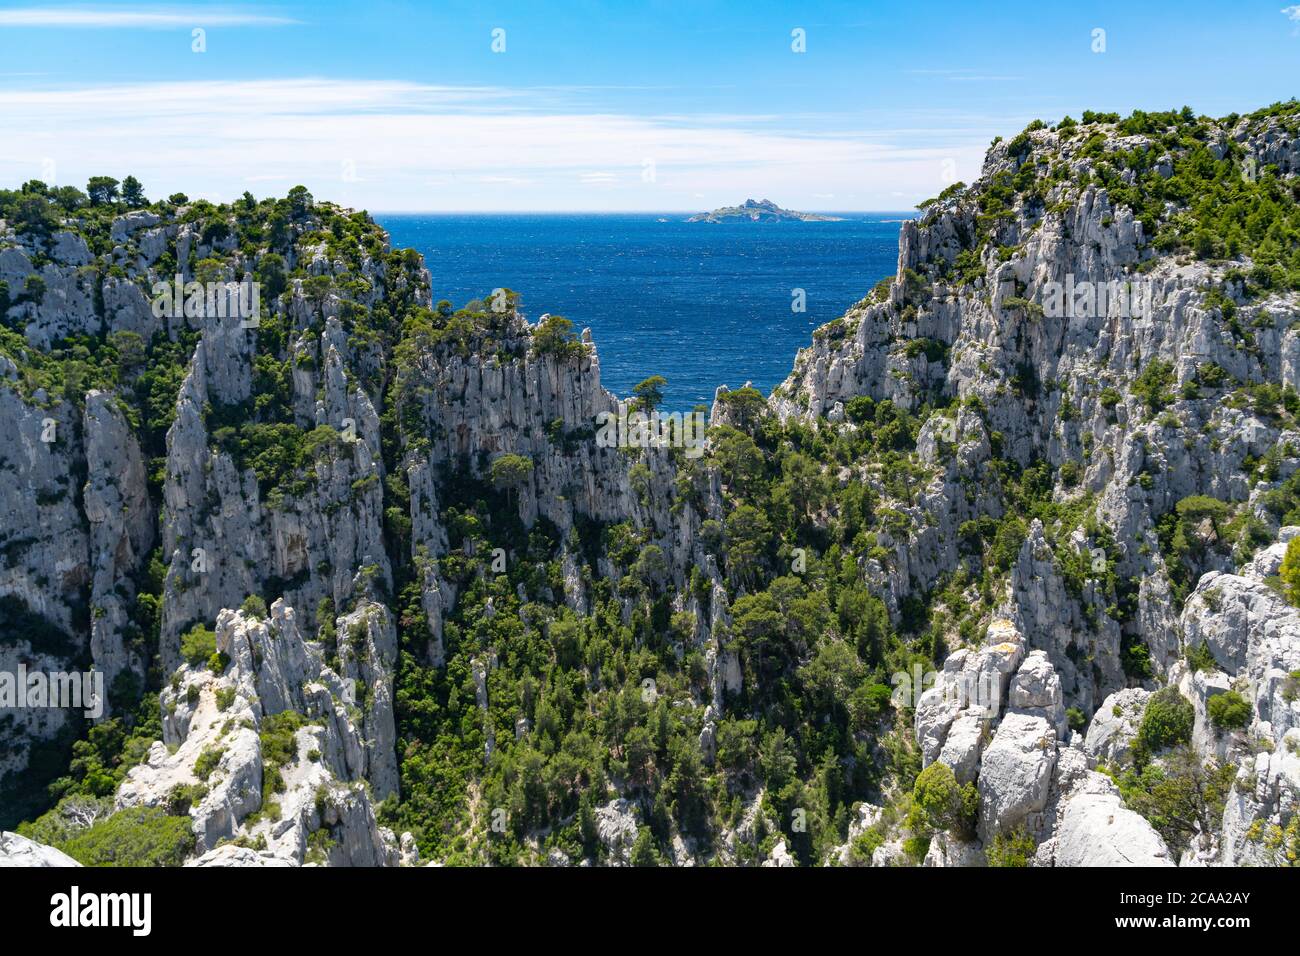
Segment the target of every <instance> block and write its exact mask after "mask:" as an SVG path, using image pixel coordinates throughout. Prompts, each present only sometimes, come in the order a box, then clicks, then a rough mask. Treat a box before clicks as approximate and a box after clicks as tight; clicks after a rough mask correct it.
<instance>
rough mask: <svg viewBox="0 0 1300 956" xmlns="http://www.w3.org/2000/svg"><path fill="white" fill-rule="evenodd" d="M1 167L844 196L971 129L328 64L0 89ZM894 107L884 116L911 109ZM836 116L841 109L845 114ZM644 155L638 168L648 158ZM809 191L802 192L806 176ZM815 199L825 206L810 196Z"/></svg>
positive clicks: (925, 164) (945, 151)
mask: <svg viewBox="0 0 1300 956" xmlns="http://www.w3.org/2000/svg"><path fill="white" fill-rule="evenodd" d="M0 116H3V117H4V125H5V128H6V132H7V135H6V136H5V137H4V138H3V139H0V183H3V184H4V185H13V184H16V183H20V182H23V181H25V180H26V179H30V178H45V179H52V180H53V182H55V183H58V184H64V183H73V184H76V185H81V184H82V183H84V182H85V181H86V179H87V178H88V177H89V176H91V175H98V174H109V175H115V176H118V177H119V178H120V177H121V176H123V175H125V174H127V173H131V174H132V175H135V176H136V177H138V178H139V179H140V180H141V181H143V182H144V183H145V185H146V186H147V187H148V189H149V190H150V192H151V193H152V194H154V195H167V194H168V193H171V192H176V191H181V192H185V193H187V194H189V195H190V196H204V197H206V198H211V199H215V200H228V199H231V198H234V197H236V196H238V195H239V194H240V193H242V192H243V191H244V190H245V189H250V190H255V189H256V188H257V185H258V184H262V185H263V188H266V186H268V185H271V184H274V189H275V190H276V191H277V192H283V190H284V188H287V184H292V183H299V182H301V183H303V184H305V185H307V186H308V187H309V188H310V189H311V190H312V191H313V192H314V193H315V194H316V195H318V196H320V197H321V198H328V199H334V200H336V201H338V202H340V203H343V204H345V205H349V206H355V207H364V208H369V209H373V210H402V209H406V210H446V211H467V210H484V211H490V210H560V209H565V210H603V209H627V210H632V209H641V210H673V209H687V208H693V207H695V206H696V205H698V204H699V201H698V199H697V198H696V197H697V196H698V195H701V194H703V195H705V196H708V197H709V198H710V199H711V200H714V201H715V204H717V205H724V204H727V203H730V202H735V201H737V197H740V198H743V196H744V195H749V194H751V193H752V194H759V193H761V194H763V195H771V196H773V198H778V197H779V201H780V202H781V203H782V204H783V205H788V206H791V207H793V208H798V204H803V205H804V206H805V207H807V206H809V205H810V204H811V205H812V207H813V208H817V206H816V203H817V201H818V200H819V199H820V200H822V201H824V198H823V197H826V196H827V195H828V194H833V195H834V196H835V197H836V202H837V203H839V202H842V203H844V205H843V206H841V208H845V209H885V208H898V206H899V205H900V204H899V199H898V197H899V196H900V195H902V196H907V197H913V201H915V200H916V199H921V198H925V197H926V196H931V195H934V194H936V193H937V192H939V191H940V190H941V189H942V188H943V186H944V185H945V184H946V183H947V182H948V181H950V180H951V179H952V178H953V177H954V176H956V177H957V178H970V177H971V176H972V175H973V174H974V172H975V171H976V169H977V167H978V164H979V161H980V158H981V156H982V153H983V144H985V143H987V142H988V139H989V134H988V130H987V129H984V130H980V131H979V132H976V131H975V129H974V127H976V126H982V125H983V124H982V123H977V124H971V126H972V128H971V129H969V130H968V129H965V128H962V127H961V124H960V123H953V124H952V126H953V128H959V129H961V132H960V133H959V134H956V135H954V136H953V137H952V138H951V139H947V140H945V139H943V138H941V137H929V138H925V139H923V140H919V139H918V138H917V137H916V136H915V134H913V135H907V134H901V135H899V136H898V137H897V138H896V139H891V138H890V137H889V136H888V135H879V133H880V132H881V130H882V125H881V124H879V123H872V124H871V126H872V128H873V131H874V132H875V133H876V134H877V135H872V136H865V135H862V131H861V130H859V129H857V128H856V126H857V125H860V120H861V118H860V117H852V118H851V117H845V118H843V119H844V120H845V122H844V124H843V125H842V126H841V127H840V130H841V131H840V132H837V131H836V130H835V129H834V128H827V127H826V126H825V125H820V126H819V127H818V128H817V129H815V130H812V129H804V130H801V129H798V128H793V127H792V128H789V129H785V128H780V127H779V126H777V125H775V124H772V123H770V122H759V123H754V124H746V123H745V122H744V117H743V116H735V117H730V118H728V119H727V120H723V119H721V118H718V117H714V118H713V121H711V122H691V121H688V120H685V119H682V118H677V117H674V118H670V119H669V118H664V117H655V116H637V115H630V114H625V113H619V112H615V111H600V112H592V111H584V110H581V109H578V108H568V109H565V108H563V107H562V106H557V105H556V104H555V103H554V102H552V101H551V100H550V99H548V100H547V102H546V104H545V109H539V108H538V105H537V102H536V94H535V93H534V92H531V91H521V90H511V89H505V88H497V87H452V86H436V85H428V84H418V83H409V82H402V81H380V80H367V81H351V80H339V79H331V78H301V79H290V80H257V81H236V80H226V81H222V80H213V81H191V82H172V83H151V84H133V85H119V86H104V87H86V88H79V89H55V90H32V89H25V90H11V91H3V90H0ZM902 119H903V118H901V117H900V118H899V120H900V121H899V122H898V123H897V124H896V128H898V129H906V128H908V127H909V126H913V125H916V124H910V123H906V122H902V121H901V120H902ZM850 120H852V122H850ZM647 170H649V171H651V172H650V173H649V174H647ZM814 188H815V189H816V193H813V192H812V191H811V190H812V189H814ZM823 208H824V207H823Z"/></svg>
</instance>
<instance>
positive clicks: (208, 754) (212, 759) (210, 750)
mask: <svg viewBox="0 0 1300 956" xmlns="http://www.w3.org/2000/svg"><path fill="white" fill-rule="evenodd" d="M225 753H226V748H225V747H206V748H204V750H203V752H202V753H201V754H199V756H198V759H196V760H195V761H194V776H196V777H198V778H199V779H200V780H207V779H208V777H210V776H212V771H214V770H216V769H217V764H219V763H221V758H222V757H223V756H224V755H225Z"/></svg>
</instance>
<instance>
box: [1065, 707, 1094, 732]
mask: <svg viewBox="0 0 1300 956" xmlns="http://www.w3.org/2000/svg"><path fill="white" fill-rule="evenodd" d="M1065 719H1066V720H1067V721H1069V724H1070V729H1071V730H1077V731H1078V732H1079V733H1083V732H1084V730H1086V729H1087V727H1088V718H1087V717H1085V716H1084V715H1083V711H1081V710H1080V709H1079V708H1078V707H1071V708H1069V709H1068V710H1067V711H1066V712H1065Z"/></svg>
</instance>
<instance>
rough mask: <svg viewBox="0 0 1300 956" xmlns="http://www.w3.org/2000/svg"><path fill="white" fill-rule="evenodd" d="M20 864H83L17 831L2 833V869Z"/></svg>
mask: <svg viewBox="0 0 1300 956" xmlns="http://www.w3.org/2000/svg"><path fill="white" fill-rule="evenodd" d="M19 866H24V867H25V866H42V867H48V866H81V864H80V863H78V862H77V861H76V860H74V859H73V858H72V857H70V856H68V855H67V854H66V853H63V852H61V851H59V850H56V849H54V847H52V846H45V845H44V844H41V843H37V842H35V841H34V840H29V839H27V838H26V837H21V836H19V835H18V834H17V833H9V832H8V831H6V832H4V833H0V869H3V868H5V867H19Z"/></svg>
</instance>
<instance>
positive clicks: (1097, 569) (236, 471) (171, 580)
mask: <svg viewBox="0 0 1300 956" xmlns="http://www.w3.org/2000/svg"><path fill="white" fill-rule="evenodd" d="M1298 133H1300V104H1297V103H1295V102H1294V101H1292V102H1290V103H1286V104H1279V105H1277V106H1273V107H1269V108H1266V109H1262V110H1259V111H1257V112H1255V113H1251V114H1245V115H1239V116H1238V115H1233V116H1228V117H1225V118H1221V119H1217V120H1213V119H1209V118H1206V117H1199V116H1196V115H1194V114H1193V113H1192V112H1191V111H1190V110H1184V111H1181V112H1169V113H1141V112H1138V113H1134V114H1132V115H1131V116H1129V117H1127V118H1121V117H1120V116H1117V115H1111V114H1092V113H1089V114H1084V116H1083V118H1082V119H1081V120H1079V121H1075V120H1070V119H1067V120H1064V121H1062V122H1061V123H1059V124H1058V125H1056V126H1054V127H1048V126H1046V125H1044V124H1042V123H1035V124H1031V126H1030V127H1029V128H1027V129H1025V130H1024V131H1023V132H1021V133H1019V134H1018V135H1016V136H1014V137H1012V138H1010V139H1005V140H998V141H995V142H994V144H993V146H992V147H991V148H990V149H989V151H988V153H987V156H986V159H985V162H984V166H983V170H982V174H981V176H980V177H979V179H978V180H977V181H975V182H974V183H972V184H970V185H969V186H966V185H963V184H955V185H954V186H952V187H950V188H948V189H947V190H945V191H944V192H943V194H942V195H940V196H939V197H937V198H936V199H934V200H932V201H930V202H928V203H926V204H923V206H922V208H921V210H920V212H919V213H918V218H917V219H915V220H914V221H908V222H905V223H904V224H903V225H902V227H901V234H900V238H899V245H898V268H897V272H896V274H895V275H893V276H890V277H889V278H887V279H885V280H884V281H882V282H881V283H880V284H879V285H877V286H876V287H875V288H874V289H872V290H870V292H869V294H867V295H866V297H865V298H863V299H862V300H861V301H860V302H859V303H857V304H856V305H855V306H853V307H852V308H851V309H850V310H849V311H848V312H847V313H846V314H845V315H844V316H843V317H842V318H839V319H836V320H835V321H833V322H831V323H830V324H829V325H825V326H823V327H821V328H820V329H818V330H817V332H816V333H815V334H814V336H813V341H812V343H811V345H810V346H809V347H808V348H806V349H803V350H802V351H800V352H799V354H798V356H797V358H796V359H795V361H794V368H793V371H792V372H791V374H790V376H789V378H788V379H786V381H785V382H784V383H782V384H781V385H780V386H779V387H777V388H776V389H775V390H774V391H773V392H772V394H771V395H770V396H768V397H764V396H763V395H762V394H761V393H760V392H759V391H757V390H755V389H753V388H735V389H733V390H728V389H727V388H725V387H723V388H719V390H718V393H717V397H716V399H715V401H714V402H713V405H712V407H711V409H707V410H704V412H702V413H703V414H706V415H707V431H705V430H703V429H701V431H700V434H699V436H698V442H696V441H683V440H679V439H682V438H683V437H690V436H691V435H693V434H694V433H693V431H692V429H691V428H690V426H691V425H692V422H691V421H690V420H689V419H683V418H678V419H677V420H676V421H675V422H674V421H672V419H671V417H669V418H668V420H669V421H670V422H671V424H669V425H667V426H665V427H662V428H660V427H659V426H658V425H656V427H655V428H654V429H653V430H652V431H653V436H654V440H652V441H639V440H637V439H636V437H635V436H636V433H637V432H636V429H635V428H632V429H629V428H628V427H627V426H626V425H623V426H622V427H621V428H620V434H621V435H622V436H623V438H622V439H620V440H619V441H617V442H607V441H600V442H598V441H597V440H596V431H597V422H598V420H601V417H602V416H604V417H605V419H606V420H608V418H609V417H610V416H611V414H612V415H613V416H615V417H618V416H622V417H621V418H620V421H621V422H624V423H626V422H627V421H628V420H629V419H628V417H627V416H628V411H629V408H630V409H631V410H632V411H633V413H634V414H635V413H640V414H642V415H644V416H646V417H647V418H648V417H649V416H650V415H651V413H655V412H657V411H658V406H659V405H660V403H661V401H662V396H661V391H660V389H661V386H662V383H661V382H659V381H658V380H657V379H655V378H653V377H648V378H647V380H646V382H645V383H643V385H642V386H639V387H638V388H637V389H636V393H635V394H634V395H633V396H625V397H624V398H623V399H622V401H623V403H624V406H623V407H622V408H620V400H619V399H618V398H616V396H614V395H612V394H610V393H609V392H607V391H606V390H605V389H604V388H602V386H601V379H600V364H599V359H598V356H597V353H596V348H595V345H594V343H592V342H591V337H590V336H589V335H588V334H585V333H584V334H578V333H575V331H574V328H573V326H571V325H570V323H569V322H568V321H567V320H566V319H564V318H562V317H560V316H557V315H541V316H540V317H539V318H537V319H536V320H535V321H532V322H530V321H529V318H528V317H527V316H526V315H525V314H524V312H523V311H522V303H523V302H524V301H525V300H526V299H527V295H528V290H526V289H524V290H515V291H510V290H496V291H494V292H493V294H492V295H488V293H489V291H491V290H483V291H484V296H485V298H484V299H483V300H481V301H475V302H471V303H468V304H466V305H465V306H464V307H461V308H456V307H454V306H453V305H452V304H451V303H449V302H446V301H440V300H439V299H438V298H436V297H437V296H438V290H436V289H432V288H431V282H430V276H429V273H428V272H427V270H426V269H425V267H424V263H423V260H422V258H421V256H420V255H419V254H417V253H415V252H414V251H412V250H409V249H407V250H400V249H393V248H391V246H390V244H389V241H388V238H387V236H386V235H385V233H384V232H383V231H382V230H381V229H380V228H379V227H378V226H377V225H376V224H375V222H374V221H373V220H372V219H371V218H370V217H369V216H368V215H367V214H366V213H364V212H353V211H350V210H347V209H343V208H340V207H339V206H336V205H333V204H331V203H329V202H326V201H323V200H322V199H319V198H315V197H313V196H312V195H310V194H309V193H308V192H307V190H306V189H303V188H302V187H298V188H295V189H293V190H290V191H289V193H288V195H287V197H285V198H282V199H261V200H258V199H255V198H254V197H253V196H251V195H249V194H245V196H244V198H243V199H242V200H238V201H236V202H234V203H233V204H230V205H214V204H212V203H210V202H206V201H201V200H194V201H191V200H189V199H187V198H186V197H185V196H183V195H174V196H172V197H170V198H169V199H167V200H160V201H153V202H150V201H148V200H147V199H145V198H144V196H143V195H142V194H140V193H139V191H138V190H135V191H134V192H133V194H132V195H131V196H129V197H125V198H119V197H116V196H112V195H110V196H104V195H95V193H94V190H91V195H90V196H87V195H84V194H82V193H81V191H80V190H77V189H72V188H70V187H58V188H56V187H51V186H47V185H45V184H43V183H39V182H29V183H27V184H25V185H23V186H22V187H21V188H16V189H6V190H0V320H2V321H0V423H3V427H0V672H3V673H8V674H13V673H17V672H18V671H19V668H20V667H21V668H23V669H24V671H25V672H35V671H39V672H44V673H52V674H53V673H73V672H81V671H93V672H94V673H95V674H98V675H102V685H103V688H104V694H103V699H102V700H101V701H99V707H98V708H93V707H90V706H87V707H86V708H84V709H77V708H62V709H52V708H48V707H28V708H25V707H21V706H18V705H17V703H16V698H17V697H18V696H21V693H22V691H23V690H24V688H22V687H18V686H16V685H15V684H14V683H13V682H11V683H10V685H9V694H10V695H11V697H13V698H15V700H14V701H11V702H9V703H7V704H5V706H3V707H0V829H2V830H4V831H6V832H5V833H4V835H3V837H0V855H2V856H4V857H5V858H7V859H9V860H12V861H19V862H23V861H26V862H34V863H38V864H40V863H47V864H50V863H52V864H60V863H70V862H72V861H76V862H78V863H80V864H85V865H95V864H103V863H114V864H117V865H127V864H140V863H144V864H153V865H184V866H299V865H313V864H315V865H331V866H398V865H401V866H416V865H472V864H485V863H492V864H500V865H537V866H578V865H593V866H595V865H610V866H617V865H637V866H645V865H672V866H694V865H707V864H710V863H718V864H724V865H736V866H777V867H782V866H796V865H797V866H818V865H830V866H854V867H857V866H919V865H925V866H984V865H992V866H1087V865H1154V866H1176V865H1179V866H1244V865H1251V866H1273V865H1293V864H1294V863H1295V862H1296V859H1297V852H1300V814H1298V813H1297V810H1298V809H1300V808H1298V807H1297V796H1298V794H1300V608H1298V607H1297V604H1300V476H1298V475H1297V465H1300V428H1298V427H1297V414H1300V395H1298V394H1297V387H1298V386H1300V138H1298ZM92 184H93V182H92ZM137 186H138V184H137ZM178 283H179V288H178ZM192 283H197V284H198V285H197V289H198V291H197V292H195V293H194V296H195V297H194V298H193V299H191V291H192V287H191V284H192ZM229 283H235V284H241V283H252V284H251V285H248V286H246V287H244V286H240V285H236V286H234V287H231V286H228V285H227V284H229ZM160 289H161V290H162V292H159V291H158V290H160ZM249 290H252V292H253V293H254V294H253V295H250V294H248V292H249ZM864 291H865V290H864ZM516 292H517V293H518V294H516ZM163 293H166V294H165V295H164V294H163ZM537 305H539V306H544V305H545V303H537ZM531 307H532V303H530V308H531ZM575 318H579V319H580V317H575ZM654 371H656V370H654V369H647V370H646V375H647V376H651V373H653V372H654ZM656 421H657V422H662V419H658V418H656ZM629 435H631V436H632V437H631V438H629V437H628V436H629ZM4 689H5V688H4V686H3V685H0V694H3V692H4ZM95 710H98V711H99V712H98V713H95V712H94V711H95ZM10 831H12V832H10Z"/></svg>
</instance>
